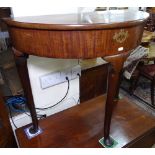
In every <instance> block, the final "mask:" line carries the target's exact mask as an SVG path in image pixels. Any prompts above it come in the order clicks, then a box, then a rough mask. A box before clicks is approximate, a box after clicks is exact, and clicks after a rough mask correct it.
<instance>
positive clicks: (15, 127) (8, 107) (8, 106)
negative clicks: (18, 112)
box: [8, 104, 17, 129]
mask: <svg viewBox="0 0 155 155" xmlns="http://www.w3.org/2000/svg"><path fill="white" fill-rule="evenodd" d="M8 109H9V112H10V118H11V121H12V123H13V125H14V127H15V128H16V129H17V126H16V124H15V122H14V121H13V117H12V112H11V109H10V105H9V104H8Z"/></svg>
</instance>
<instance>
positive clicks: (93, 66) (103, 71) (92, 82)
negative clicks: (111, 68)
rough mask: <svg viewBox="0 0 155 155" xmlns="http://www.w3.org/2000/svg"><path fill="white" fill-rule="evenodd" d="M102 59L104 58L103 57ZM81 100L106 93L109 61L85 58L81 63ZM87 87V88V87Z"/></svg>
mask: <svg viewBox="0 0 155 155" xmlns="http://www.w3.org/2000/svg"><path fill="white" fill-rule="evenodd" d="M101 60H102V59H101ZM80 65H81V69H82V71H81V77H80V102H81V104H82V103H83V102H84V101H88V100H90V99H92V98H94V97H97V96H99V95H102V94H105V93H106V90H107V75H108V63H107V62H104V61H103V60H102V61H100V63H99V61H98V60H94V59H93V60H91V59H90V60H83V61H82V62H81V63H80ZM86 88H87V89H86Z"/></svg>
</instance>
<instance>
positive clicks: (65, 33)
mask: <svg viewBox="0 0 155 155" xmlns="http://www.w3.org/2000/svg"><path fill="white" fill-rule="evenodd" d="M148 17H149V14H148V13H146V12H142V11H136V12H133V11H123V10H117V11H101V12H91V13H84V14H66V15H65V14H64V15H46V16H33V17H18V18H14V19H11V18H6V19H4V21H5V22H6V24H7V25H8V27H9V32H10V36H11V39H12V44H13V47H14V48H15V49H17V50H18V51H21V52H22V53H27V54H31V55H37V56H42V57H50V58H71V59H79V58H97V57H105V56H112V55H117V54H122V53H124V52H128V51H130V50H132V49H134V48H136V47H137V46H138V45H139V44H140V42H141V37H142V33H143V28H144V24H145V21H146V19H147V18H148Z"/></svg>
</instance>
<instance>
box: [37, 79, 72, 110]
mask: <svg viewBox="0 0 155 155" xmlns="http://www.w3.org/2000/svg"><path fill="white" fill-rule="evenodd" d="M66 80H67V82H68V88H67V92H66V94H65V96H64V97H63V98H62V99H61V100H60V101H59V102H57V103H56V104H54V105H52V106H49V107H46V108H36V109H37V110H46V109H50V108H53V107H55V106H56V105H58V104H59V103H61V102H62V101H63V100H64V99H65V98H66V96H67V95H68V92H69V88H70V82H69V79H68V77H66Z"/></svg>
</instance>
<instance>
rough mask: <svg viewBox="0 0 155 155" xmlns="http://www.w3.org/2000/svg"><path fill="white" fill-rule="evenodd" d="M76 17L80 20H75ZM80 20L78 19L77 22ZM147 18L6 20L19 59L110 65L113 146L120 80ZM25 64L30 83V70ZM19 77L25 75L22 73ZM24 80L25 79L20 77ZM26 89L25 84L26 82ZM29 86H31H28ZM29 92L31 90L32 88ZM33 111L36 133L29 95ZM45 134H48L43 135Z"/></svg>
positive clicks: (114, 14) (115, 14)
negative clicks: (92, 61)
mask: <svg viewBox="0 0 155 155" xmlns="http://www.w3.org/2000/svg"><path fill="white" fill-rule="evenodd" d="M75 17H77V18H75ZM78 17H79V18H78ZM147 18H148V14H147V13H145V12H140V11H137V12H131V11H122V10H119V11H118V10H117V11H105V12H100V13H98V12H93V13H88V14H84V15H80V16H79V15H78V14H72V15H52V16H40V17H26V18H24V17H23V18H15V19H4V21H5V22H6V23H7V25H8V27H9V32H10V36H11V39H12V44H13V47H14V49H15V51H18V52H15V55H16V56H17V57H23V56H24V55H25V54H26V55H29V54H32V55H37V56H43V57H52V58H76V59H78V58H96V57H103V58H104V59H105V60H107V61H108V62H110V68H109V70H108V71H109V72H108V89H107V92H108V93H107V99H106V105H105V109H106V110H105V118H104V117H103V119H105V121H104V139H105V141H104V143H105V144H106V145H107V146H111V145H112V144H113V141H112V140H111V138H110V136H109V134H110V124H111V118H112V114H113V110H114V107H115V105H116V103H117V102H118V98H117V96H118V88H119V82H118V81H119V79H120V78H119V77H120V72H121V69H122V67H123V63H124V61H125V59H126V58H127V56H128V54H129V52H130V51H131V50H132V49H134V48H135V47H137V46H138V45H139V44H140V42H141V38H142V34H143V28H144V25H145V21H146V19H147ZM23 58H25V60H24V59H23V62H22V63H20V64H19V66H18V67H19V68H22V67H23V69H24V72H25V73H26V74H25V76H26V78H25V79H28V74H27V66H26V63H24V61H26V57H23ZM19 74H22V73H21V72H19ZM21 77H22V75H21ZM23 85H24V86H25V88H26V81H25V82H24V80H23ZM29 85H30V84H29ZM29 88H30V86H29ZM29 94H30V96H31V98H30V102H31V104H32V106H31V108H30V112H31V116H32V118H33V129H37V128H38V125H37V117H36V112H35V110H34V107H35V106H34V102H33V97H32V93H31V91H30V93H29ZM44 134H46V133H44Z"/></svg>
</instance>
